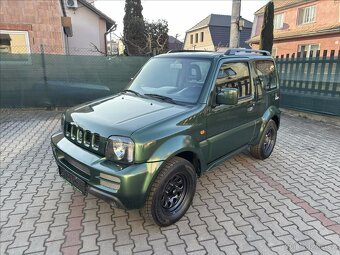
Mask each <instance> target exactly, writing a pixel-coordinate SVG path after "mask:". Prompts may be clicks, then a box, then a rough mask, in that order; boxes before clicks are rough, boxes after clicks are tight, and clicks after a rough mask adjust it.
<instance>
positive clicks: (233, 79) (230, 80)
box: [215, 62, 252, 99]
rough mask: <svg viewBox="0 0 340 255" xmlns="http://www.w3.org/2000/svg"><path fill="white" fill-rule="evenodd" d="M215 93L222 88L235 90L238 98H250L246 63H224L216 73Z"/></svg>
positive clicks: (250, 90) (250, 91) (250, 92)
mask: <svg viewBox="0 0 340 255" xmlns="http://www.w3.org/2000/svg"><path fill="white" fill-rule="evenodd" d="M215 86H216V89H217V93H218V92H219V91H221V90H222V89H223V88H237V89H238V94H239V98H240V99H243V98H248V97H251V96H252V84H251V82H250V74H249V67H248V64H247V63H244V62H238V63H230V62H228V63H224V64H223V65H222V66H221V68H220V70H219V71H218V75H217V79H216V83H215Z"/></svg>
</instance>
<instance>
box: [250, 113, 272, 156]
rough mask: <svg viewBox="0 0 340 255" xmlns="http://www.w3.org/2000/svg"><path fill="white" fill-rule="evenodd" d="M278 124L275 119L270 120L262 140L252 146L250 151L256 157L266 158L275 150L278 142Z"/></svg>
mask: <svg viewBox="0 0 340 255" xmlns="http://www.w3.org/2000/svg"><path fill="white" fill-rule="evenodd" d="M276 136H277V126H276V123H275V121H274V120H270V121H268V123H267V126H266V128H265V129H264V131H263V134H262V137H261V140H260V142H259V143H258V144H256V145H253V146H251V147H250V153H251V155H252V156H253V157H254V158H257V159H262V160H263V159H266V158H268V157H269V156H270V155H271V154H272V152H273V150H274V146H275V143H276Z"/></svg>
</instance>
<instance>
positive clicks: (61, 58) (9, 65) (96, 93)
mask: <svg viewBox="0 0 340 255" xmlns="http://www.w3.org/2000/svg"><path fill="white" fill-rule="evenodd" d="M19 58H20V59H21V60H22V61H20V60H19V61H18V59H19ZM147 60H148V57H125V56H122V57H118V56H110V57H106V56H98V55H97V56H96V55H91V56H89V55H73V56H72V55H58V54H44V52H43V51H42V53H41V54H28V55H23V54H6V55H5V56H4V55H1V59H0V68H1V78H0V92H1V93H0V106H1V107H46V106H52V107H55V106H73V105H76V104H80V103H83V102H86V101H89V100H93V99H96V98H100V97H104V96H108V95H111V94H115V93H117V92H119V91H121V90H122V89H124V88H125V87H126V86H127V84H128V83H129V81H130V79H131V77H133V76H134V75H135V74H136V73H137V72H138V70H139V69H140V68H141V67H142V66H143V64H144V63H145V62H146V61H147Z"/></svg>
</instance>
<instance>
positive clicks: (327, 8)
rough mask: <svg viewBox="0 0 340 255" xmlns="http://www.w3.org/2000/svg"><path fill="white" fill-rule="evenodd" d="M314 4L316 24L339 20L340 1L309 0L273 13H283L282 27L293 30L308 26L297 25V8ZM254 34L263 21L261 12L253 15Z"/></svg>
mask: <svg viewBox="0 0 340 255" xmlns="http://www.w3.org/2000/svg"><path fill="white" fill-rule="evenodd" d="M314 5H315V6H316V22H315V23H316V24H317V25H332V24H336V23H338V22H340V1H324V0H319V1H316V2H311V3H307V4H302V5H299V6H298V7H293V8H289V9H287V10H282V11H275V14H280V13H284V15H285V16H284V29H287V30H294V29H296V28H298V27H302V26H308V24H305V25H298V24H297V17H298V9H299V8H303V7H307V6H314ZM254 19H255V20H254V25H255V29H254V35H253V36H256V35H259V34H260V33H261V27H262V23H263V14H260V15H259V16H255V18H254Z"/></svg>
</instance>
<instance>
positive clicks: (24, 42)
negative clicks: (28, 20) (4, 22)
mask: <svg viewBox="0 0 340 255" xmlns="http://www.w3.org/2000/svg"><path fill="white" fill-rule="evenodd" d="M30 52H31V51H30V45H29V38H28V32H27V31H9V30H0V53H12V54H29V53H30Z"/></svg>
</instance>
